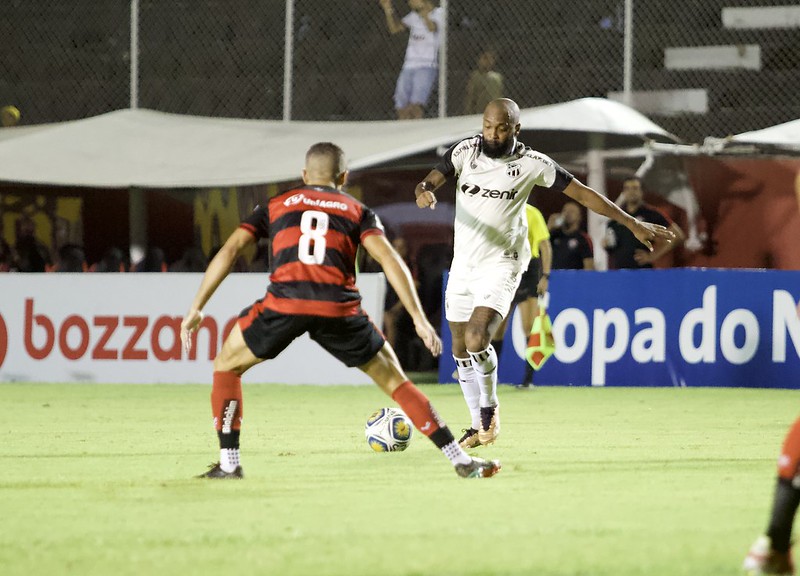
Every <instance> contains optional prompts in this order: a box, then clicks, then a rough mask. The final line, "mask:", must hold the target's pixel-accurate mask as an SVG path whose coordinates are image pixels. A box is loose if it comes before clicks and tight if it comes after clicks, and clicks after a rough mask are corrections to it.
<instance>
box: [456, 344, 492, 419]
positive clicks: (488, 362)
mask: <svg viewBox="0 0 800 576" xmlns="http://www.w3.org/2000/svg"><path fill="white" fill-rule="evenodd" d="M469 357H470V358H471V359H472V368H473V371H474V374H475V380H476V382H477V385H478V391H479V393H480V399H479V404H480V406H482V407H484V408H488V407H490V406H497V404H498V400H497V354H496V353H495V351H494V348H493V347H492V345H491V344H489V347H488V348H486V349H485V350H481V351H480V352H469ZM459 374H460V373H459Z"/></svg>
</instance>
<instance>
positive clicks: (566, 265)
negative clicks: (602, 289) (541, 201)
mask: <svg viewBox="0 0 800 576" xmlns="http://www.w3.org/2000/svg"><path fill="white" fill-rule="evenodd" d="M582 224H583V212H582V211H581V207H580V206H579V205H578V203H577V202H567V203H566V204H564V207H563V208H562V209H561V212H556V213H555V214H551V215H550V218H548V220H547V227H548V229H549V230H550V244H551V245H552V246H553V270H594V248H593V246H592V240H591V238H589V235H588V234H586V232H584V231H583V229H582Z"/></svg>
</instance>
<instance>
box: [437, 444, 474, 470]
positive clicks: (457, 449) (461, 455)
mask: <svg viewBox="0 0 800 576" xmlns="http://www.w3.org/2000/svg"><path fill="white" fill-rule="evenodd" d="M442 452H443V453H444V455H445V456H447V458H448V459H449V460H450V462H452V463H453V466H455V465H456V464H469V463H470V462H472V458H470V457H469V455H468V454H467V453H466V452H464V450H463V449H462V448H461V446H459V445H458V440H453V441H452V442H450V443H449V444H446V445H444V446H443V447H442Z"/></svg>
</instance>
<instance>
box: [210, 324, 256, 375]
mask: <svg viewBox="0 0 800 576" xmlns="http://www.w3.org/2000/svg"><path fill="white" fill-rule="evenodd" d="M259 362H261V360H260V359H259V358H256V356H254V355H253V353H252V352H251V351H250V348H248V347H247V344H246V343H245V341H244V336H243V335H242V330H241V328H240V327H239V325H238V324H236V325H234V327H233V330H231V333H230V334H228V337H227V338H226V339H225V342H224V343H223V344H222V350H220V351H219V354H217V357H216V358H214V371H215V372H234V373H236V374H239V375H241V374H243V373H244V372H245V371H246V370H247V369H248V368H250V367H251V366H254V365H255V364H258V363H259Z"/></svg>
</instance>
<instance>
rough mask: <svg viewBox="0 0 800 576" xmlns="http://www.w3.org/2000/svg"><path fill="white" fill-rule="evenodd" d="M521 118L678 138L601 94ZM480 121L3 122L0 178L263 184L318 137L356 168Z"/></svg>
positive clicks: (555, 126)
mask: <svg viewBox="0 0 800 576" xmlns="http://www.w3.org/2000/svg"><path fill="white" fill-rule="evenodd" d="M520 121H521V124H522V126H523V130H524V131H525V132H527V133H531V132H532V133H534V134H535V133H536V132H539V131H541V132H542V133H545V132H557V133H560V134H562V136H563V137H564V138H565V139H568V138H577V140H576V141H575V144H574V146H577V148H571V149H585V147H586V146H587V143H586V142H587V140H586V135H587V134H592V133H596V134H603V135H606V136H608V138H609V140H608V141H606V142H605V145H606V146H612V145H619V144H618V140H619V138H623V139H625V140H627V143H628V145H631V144H634V143H638V144H639V145H640V144H641V143H642V142H643V141H646V140H656V141H661V142H675V141H676V140H677V138H676V137H675V136H673V135H671V134H669V133H668V132H666V131H665V130H664V129H662V128H661V127H659V126H658V125H657V124H655V123H653V122H652V121H650V120H649V119H648V118H646V117H645V116H644V115H642V114H640V113H639V112H637V111H635V110H634V109H632V108H629V107H627V106H625V105H624V104H621V103H619V102H614V101H611V100H606V99H604V98H582V99H579V100H574V101H571V102H566V103H563V104H555V105H551V106H542V107H538V108H528V109H525V110H523V111H522V113H521V120H520ZM480 128H481V117H480V115H475V116H459V117H451V118H434V119H429V120H405V121H380V122H299V121H292V122H283V121H279V120H241V119H225V118H208V117H198V116H184V115H178V114H168V113H164V112H157V111H153V110H142V109H138V110H132V109H126V110H117V111H114V112H109V113H107V114H103V115H100V116H95V117H92V118H86V119H83V120H74V121H69V122H62V123H58V124H51V125H47V126H43V127H41V128H39V129H30V128H28V129H27V130H25V128H24V127H23V128H9V129H3V130H2V131H0V181H5V182H17V183H26V184H40V185H56V186H59V185H60V186H81V187H93V188H130V187H137V188H206V187H213V186H237V185H253V184H265V183H272V182H283V181H287V180H293V179H296V178H298V176H299V174H300V170H301V168H302V163H303V158H304V156H305V152H306V150H307V149H308V147H309V146H310V145H311V144H313V143H315V142H320V141H332V142H336V143H337V144H339V145H340V146H341V147H342V148H343V149H344V150H345V152H346V153H347V155H348V158H349V162H348V163H349V167H350V169H351V170H358V169H362V168H367V167H370V166H377V165H381V164H384V163H387V162H390V161H392V160H397V159H399V158H403V157H406V156H411V155H413V154H417V153H421V152H425V151H429V150H435V149H436V148H438V147H440V146H443V145H449V144H451V143H453V142H455V141H457V140H459V139H460V138H463V137H466V136H469V135H472V134H476V133H478V132H479V131H480ZM16 130H25V132H24V133H15V131H16ZM612 138H616V139H617V140H615V141H612V140H611V139H612ZM526 142H527V141H526ZM570 146H573V144H570ZM543 151H545V152H549V151H548V150H543Z"/></svg>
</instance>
